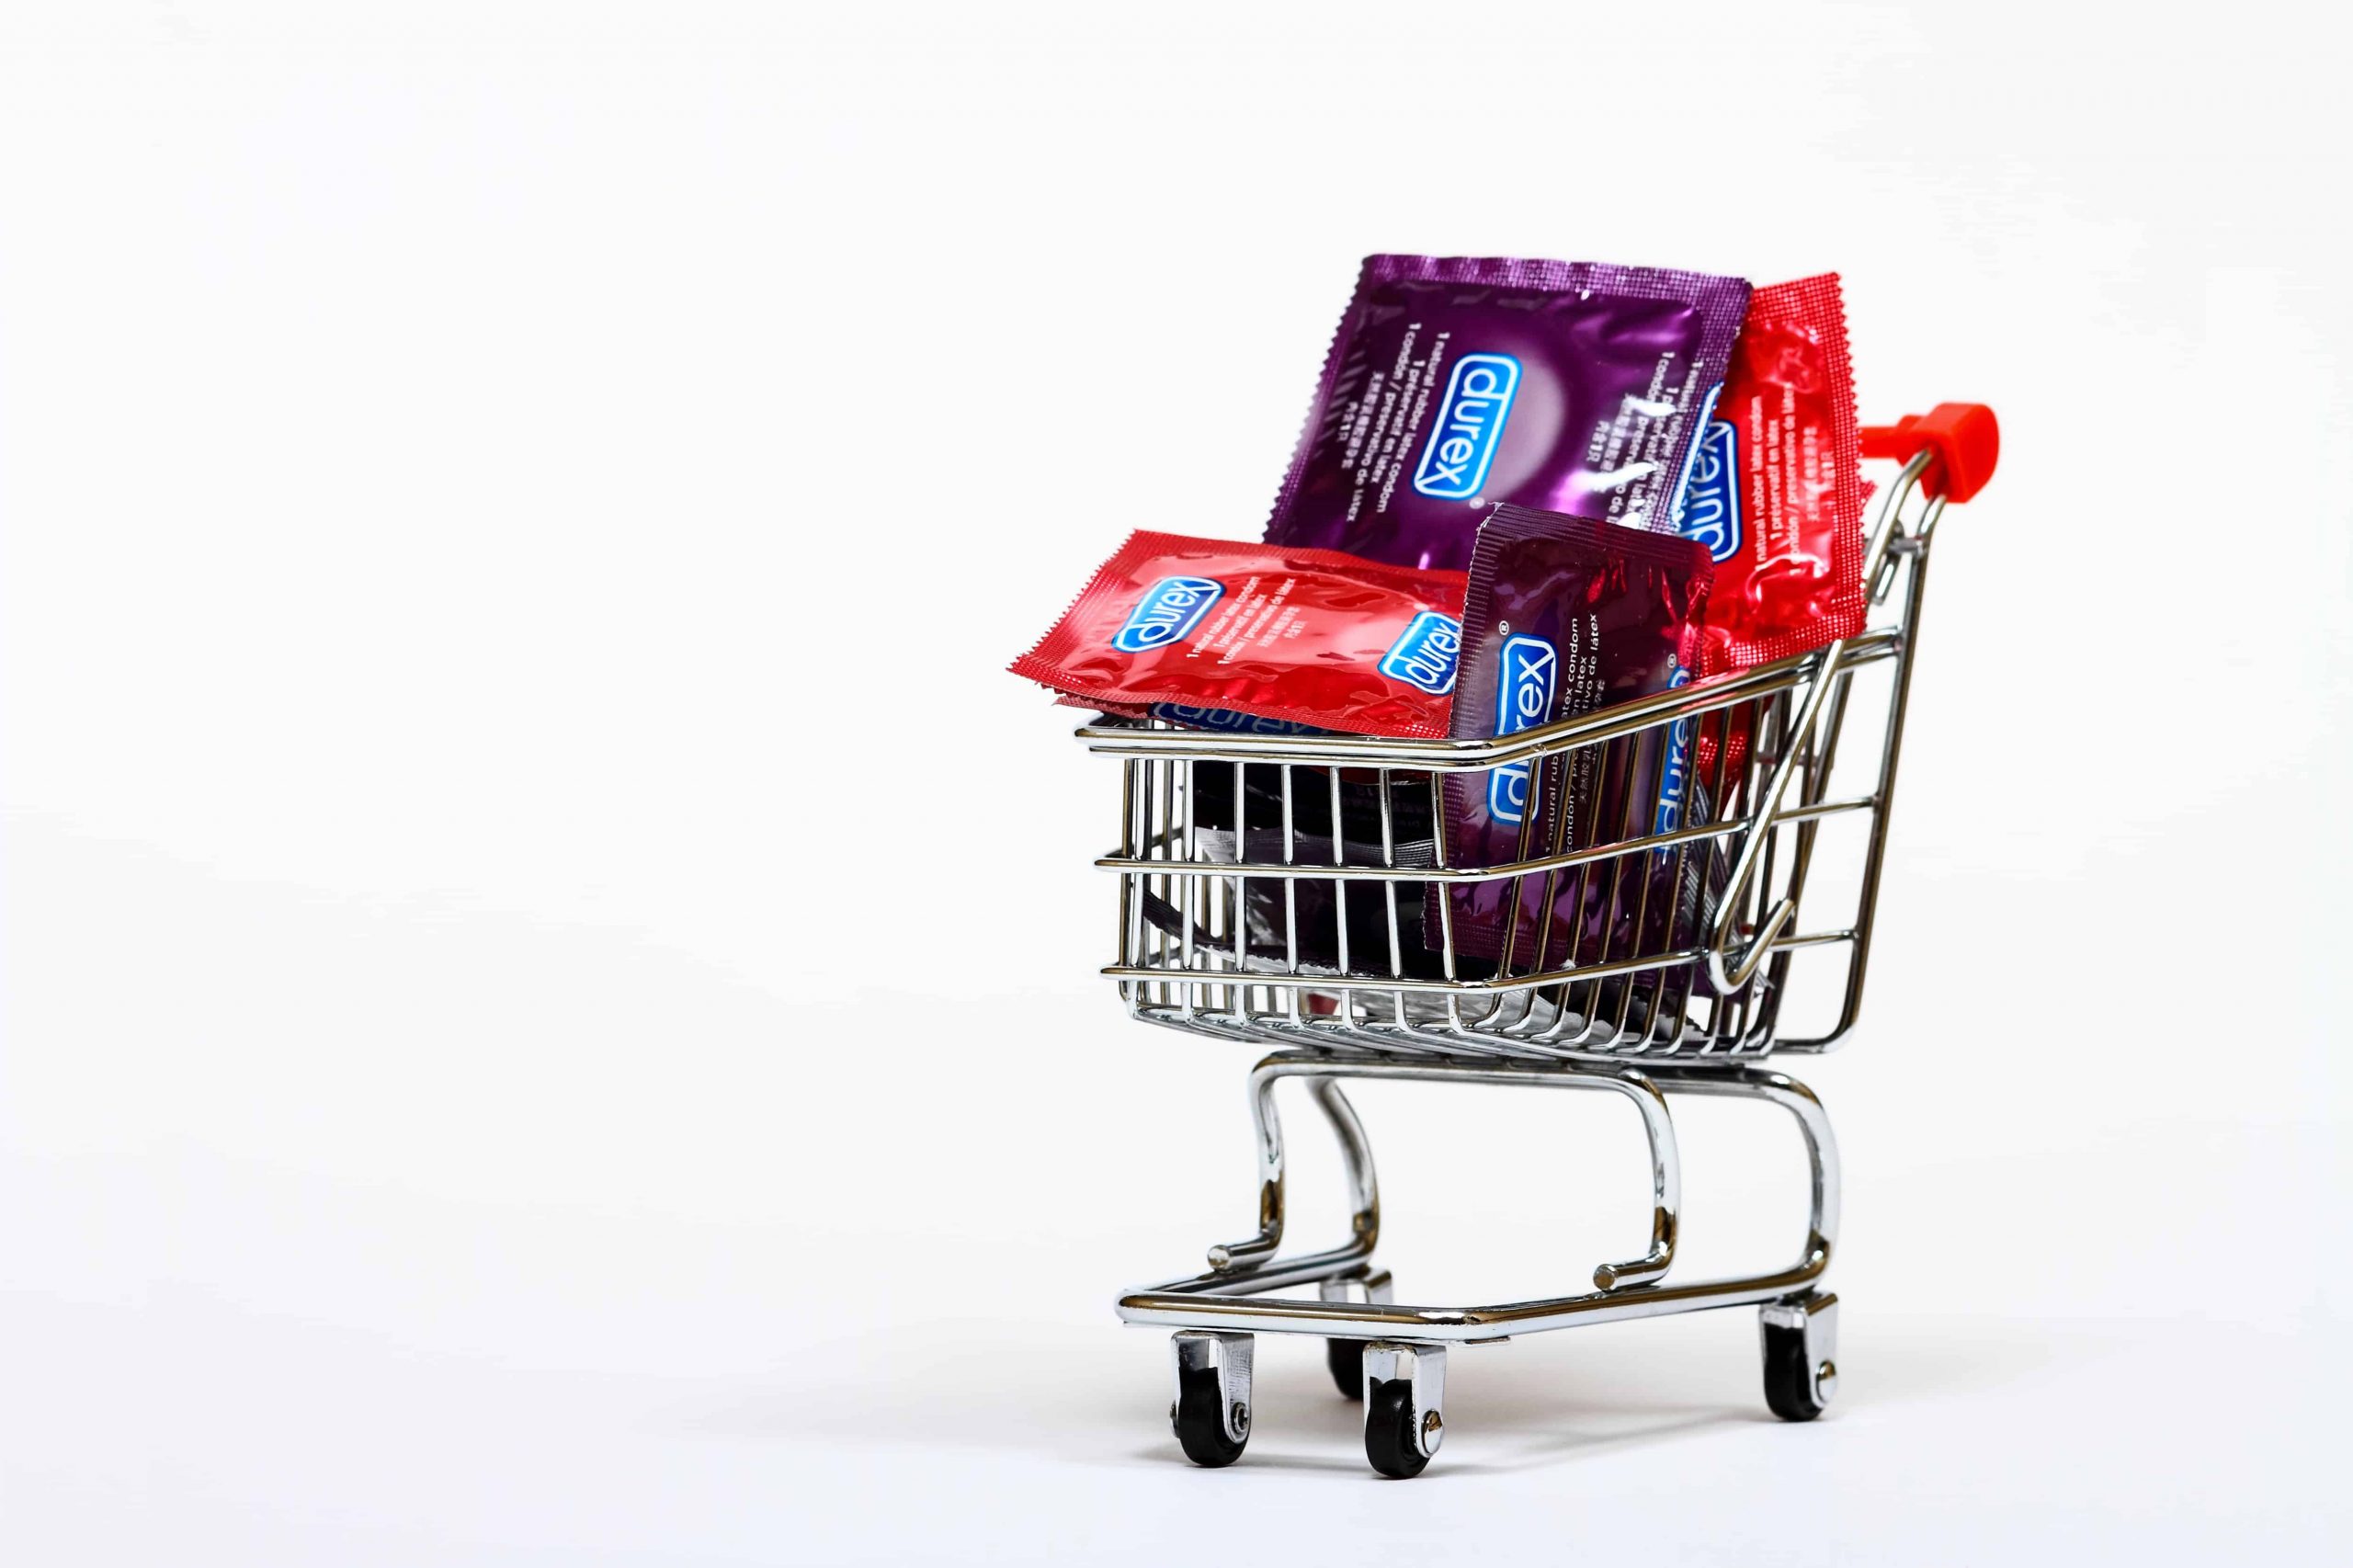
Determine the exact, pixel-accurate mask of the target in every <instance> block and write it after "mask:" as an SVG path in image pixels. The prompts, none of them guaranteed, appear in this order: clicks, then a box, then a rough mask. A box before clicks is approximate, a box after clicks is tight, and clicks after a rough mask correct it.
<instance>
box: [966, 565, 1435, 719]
mask: <svg viewBox="0 0 2353 1568" xmlns="http://www.w3.org/2000/svg"><path fill="white" fill-rule="evenodd" d="M1462 584H1463V579H1462V574H1461V573H1460V572H1428V571H1415V570H1412V569H1408V568H1404V567H1398V566H1390V565H1383V564H1381V563H1380V562H1370V561H1360V560H1358V559H1356V558H1355V557H1352V556H1347V555H1343V554H1340V553H1339V552H1337V551H1329V550H1307V549H1297V548H1285V547H1279V546H1274V545H1266V544H1245V543H1241V542H1237V541H1235V540H1208V539H1186V538H1183V537H1180V536H1178V535H1176V534H1161V533H1150V532H1142V531H1139V532H1137V533H1135V534H1132V535H1131V536H1130V537H1129V539H1128V541H1127V543H1125V544H1124V545H1121V546H1120V550H1119V551H1118V552H1117V553H1116V554H1114V555H1113V556H1112V557H1111V559H1110V560H1109V561H1108V562H1104V563H1103V565H1102V567H1101V568H1099V569H1098V570H1097V572H1096V574H1095V575H1094V577H1093V578H1092V579H1091V580H1090V581H1089V582H1088V583H1087V585H1086V588H1085V589H1083V590H1082V591H1081V592H1080V594H1079V596H1078V598H1077V599H1076V600H1075V601H1074V603H1073V604H1072V606H1071V608H1069V609H1067V610H1065V611H1064V612H1063V615H1062V618H1061V619H1058V620H1057V621H1056V622H1055V623H1054V625H1053V627H1052V628H1051V630H1049V631H1047V633H1046V635H1045V636H1044V637H1042V638H1040V640H1039V642H1038V645H1037V646H1036V647H1035V648H1033V649H1031V650H1030V651H1029V653H1024V654H1023V655H1021V657H1019V658H1017V659H1016V660H1014V662H1013V665H1012V669H1013V672H1014V673H1015V674H1016V675H1021V676H1029V678H1030V679H1032V680H1035V681H1038V682H1040V684H1042V685H1044V686H1046V687H1049V688H1051V690H1053V691H1055V692H1057V693H1059V694H1060V695H1062V696H1063V697H1066V698H1074V699H1078V700H1079V701H1081V702H1086V703H1094V704H1099V705H1102V706H1103V707H1104V708H1105V709H1106V710H1107V711H1117V710H1120V709H1122V708H1135V707H1142V708H1147V709H1148V708H1150V707H1152V706H1154V705H1155V704H1160V703H1173V704H1177V705H1180V706H1188V707H1199V708H1209V709H1216V710H1223V711H1226V712H1232V713H1237V714H1245V715H1248V716H1249V717H1252V718H1256V719H1271V720H1276V721H1279V722H1290V723H1294V724H1305V725H1311V726H1313V727H1315V728H1318V729H1330V730H1341V731H1346V732H1347V733H1353V734H1365V735H1396V736H1404V737H1406V738H1410V739H1420V740H1428V739H1434V738H1436V737H1438V736H1442V735H1444V734H1445V733H1446V724H1447V709H1448V699H1449V696H1450V695H1451V693H1452V692H1453V690H1454V676H1455V661H1456V658H1457V656H1458V654H1459V653H1460V652H1461V639H1462V626H1461V620H1460V619H1458V617H1459V615H1460V612H1461V608H1462Z"/></svg>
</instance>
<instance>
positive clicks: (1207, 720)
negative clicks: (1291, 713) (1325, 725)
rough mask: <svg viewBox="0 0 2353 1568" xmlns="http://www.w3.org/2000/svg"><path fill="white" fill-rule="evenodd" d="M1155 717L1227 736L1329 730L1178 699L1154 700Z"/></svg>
mask: <svg viewBox="0 0 2353 1568" xmlns="http://www.w3.org/2000/svg"><path fill="white" fill-rule="evenodd" d="M1152 716H1153V717H1154V718H1155V719H1165V720H1167V721H1168V722H1170V723H1172V724H1182V725H1184V726H1185V728H1187V729H1188V730H1214V731H1216V732H1218V733H1221V734H1227V735H1328V734H1330V733H1332V732H1331V731H1329V730H1319V729H1317V728H1315V727H1314V726H1313V724H1298V723H1293V722H1291V721H1290V720H1289V719H1261V718H1259V717H1258V716H1257V715H1256V714H1255V713H1236V712H1234V711H1233V710H1232V709H1229V708H1194V707H1189V706H1188V705H1186V704H1184V703H1178V702H1155V703H1154V704H1153V705H1152Z"/></svg>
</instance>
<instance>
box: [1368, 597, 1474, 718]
mask: <svg viewBox="0 0 2353 1568" xmlns="http://www.w3.org/2000/svg"><path fill="white" fill-rule="evenodd" d="M1461 656H1462V623H1461V621H1459V620H1457V619H1454V618H1453V617H1452V616H1450V615H1440V614H1439V613H1438V611H1436V610H1434V609H1426V610H1424V611H1422V613H1421V614H1419V615H1417V616H1415V618H1414V619H1412V620H1410V621H1408V622H1406V624H1405V631H1404V635H1402V636H1400V637H1399V638H1398V639H1397V641H1396V642H1392V643H1391V644H1390V645H1389V652H1388V653H1384V654H1382V655H1381V674H1382V675H1385V676H1388V677H1389V678H1390V679H1391V680H1394V681H1403V682H1404V683H1405V684H1406V685H1407V686H1410V687H1413V688H1414V689H1415V690H1416V691H1427V692H1428V693H1429V694H1430V695H1431V696H1432V697H1444V696H1445V695H1446V694H1447V693H1448V692H1449V691H1452V690H1453V689H1454V666H1455V663H1456V661H1457V660H1459V659H1461Z"/></svg>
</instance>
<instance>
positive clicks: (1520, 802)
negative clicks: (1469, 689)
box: [1487, 637, 1561, 827]
mask: <svg viewBox="0 0 2353 1568" xmlns="http://www.w3.org/2000/svg"><path fill="white" fill-rule="evenodd" d="M1560 668H1561V662H1560V660H1559V659H1557V658H1555V657H1554V656H1553V653H1552V644H1551V643H1550V642H1545V641H1544V639H1542V638H1541V637H1511V638H1506V639H1505V642H1504V649H1503V665H1502V667H1501V668H1499V669H1498V670H1497V671H1496V672H1495V734H1496V735H1497V736H1498V737H1501V736H1504V735H1516V734H1518V733H1519V732H1520V731H1522V730H1525V729H1527V728H1529V726H1530V725H1534V724H1540V723H1542V722H1544V721H1545V720H1546V719H1547V718H1548V717H1550V716H1551V714H1552V696H1553V691H1554V688H1555V687H1556V685H1557V682H1558V677H1559V675H1560ZM1487 815H1488V816H1489V817H1491V818H1493V819H1494V820H1495V821H1496V822H1499V823H1502V824H1505V825H1506V826H1507V827H1517V826H1518V824H1519V823H1520V821H1521V819H1522V818H1524V817H1526V816H1527V815H1528V764H1526V763H1524V762H1507V763H1506V764H1504V766H1503V767H1495V768H1490V769H1489V770H1488V772H1487Z"/></svg>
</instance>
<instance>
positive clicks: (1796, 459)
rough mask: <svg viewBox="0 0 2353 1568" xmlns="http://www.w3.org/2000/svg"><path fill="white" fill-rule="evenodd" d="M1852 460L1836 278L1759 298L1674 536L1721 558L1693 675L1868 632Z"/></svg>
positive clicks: (1859, 496) (1857, 453) (1843, 321)
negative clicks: (1676, 533) (1697, 669)
mask: <svg viewBox="0 0 2353 1568" xmlns="http://www.w3.org/2000/svg"><path fill="white" fill-rule="evenodd" d="M1861 460H1862V437H1861V431H1860V428H1859V425H1858V422H1857V420H1856V417H1855V376H1854V369H1853V367H1852V365H1851V364H1850V363H1849V361H1848V358H1847V312H1846V305H1845V303H1844V301H1842V300H1841V298H1840V296H1839V290H1838V275H1837V274H1836V273H1824V274H1823V275H1822V276H1821V277H1819V278H1800V279H1799V280H1798V281H1796V282H1794V283H1774V284H1769V285H1768V286H1766V287H1764V288H1761V289H1758V290H1756V292H1755V293H1754V294H1752V295H1751V296H1750V297H1749V302H1748V319H1747V322H1746V324H1745V325H1744V326H1743V327H1742V328H1741V333H1740V339H1739V341H1738V342H1737V343H1736V344H1735V345H1734V346H1733V354H1732V366H1731V369H1729V370H1728V371H1727V372H1726V375H1725V379H1724V389H1723V393H1722V397H1721V398H1719V399H1718V401H1717V403H1716V411H1715V418H1714V420H1713V421H1712V422H1711V425H1710V426H1709V428H1708V430H1707V431H1706V432H1705V433H1704V435H1703V437H1702V442H1701V447H1700V450H1699V455H1698V457H1697V459H1696V460H1695V463H1694V466H1693V470H1692V474H1691V480H1690V483H1689V485H1688V489H1687V491H1686V494H1685V496H1684V501H1683V508H1682V511H1681V514H1680V515H1679V517H1678V518H1677V530H1676V531H1677V532H1678V533H1680V534H1682V535H1683V536H1684V537H1685V538H1686V539H1695V540H1699V542H1700V543H1702V544H1704V545H1706V546H1707V547H1708V553H1709V555H1710V556H1711V558H1712V559H1713V560H1714V562H1715V563H1716V574H1715V585H1714V587H1713V588H1712V589H1711V591H1710V593H1709V597H1708V608H1707V619H1706V623H1705V625H1704V626H1703V627H1702V628H1701V631H1700V649H1699V671H1700V673H1701V674H1702V675H1717V674H1720V673H1722V671H1725V670H1734V669H1745V668H1747V667H1749V666H1750V665H1763V664H1769V663H1771V662H1772V661H1773V660H1775V659H1785V658H1787V657H1789V656H1790V654H1792V653H1804V652H1805V651H1806V650H1807V649H1809V648H1817V647H1820V646H1821V645H1823V644H1824V643H1825V642H1834V641H1836V639H1838V638H1841V637H1851V636H1853V635H1854V634H1855V633H1856V632H1858V631H1861V630H1862V629H1863V619H1864V615H1865V612H1866V609H1867V606H1866V604H1865V600H1864V593H1863V495H1864V491H1863V480H1862V472H1861V466H1860V465H1861Z"/></svg>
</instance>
